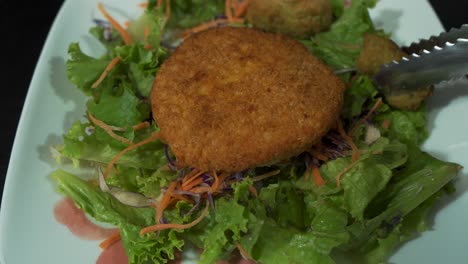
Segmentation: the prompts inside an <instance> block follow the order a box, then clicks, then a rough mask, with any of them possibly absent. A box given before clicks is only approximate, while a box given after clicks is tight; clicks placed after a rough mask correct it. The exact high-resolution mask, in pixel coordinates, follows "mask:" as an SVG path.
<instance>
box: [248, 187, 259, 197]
mask: <svg viewBox="0 0 468 264" xmlns="http://www.w3.org/2000/svg"><path fill="white" fill-rule="evenodd" d="M248 188H249V192H251V193H252V194H253V195H254V196H255V197H258V192H257V189H255V187H253V186H252V185H249V187H248Z"/></svg>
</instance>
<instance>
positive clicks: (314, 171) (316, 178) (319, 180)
mask: <svg viewBox="0 0 468 264" xmlns="http://www.w3.org/2000/svg"><path fill="white" fill-rule="evenodd" d="M312 175H313V176H314V182H315V185H317V186H318V187H320V186H322V185H324V184H325V180H324V179H323V178H322V175H321V174H320V169H319V168H318V166H317V165H315V164H312Z"/></svg>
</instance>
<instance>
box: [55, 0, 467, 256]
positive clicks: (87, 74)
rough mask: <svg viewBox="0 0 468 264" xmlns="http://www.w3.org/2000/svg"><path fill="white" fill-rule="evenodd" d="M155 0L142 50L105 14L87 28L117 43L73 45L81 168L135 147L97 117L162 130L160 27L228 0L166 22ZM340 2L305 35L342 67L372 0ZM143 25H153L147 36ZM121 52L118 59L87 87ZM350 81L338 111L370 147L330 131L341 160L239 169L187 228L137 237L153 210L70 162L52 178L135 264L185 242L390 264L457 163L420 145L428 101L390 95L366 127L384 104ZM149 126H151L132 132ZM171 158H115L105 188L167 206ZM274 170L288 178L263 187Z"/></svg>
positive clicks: (207, 249)
mask: <svg viewBox="0 0 468 264" xmlns="http://www.w3.org/2000/svg"><path fill="white" fill-rule="evenodd" d="M155 2H156V1H150V2H149V7H148V10H150V9H151V10H152V11H151V12H150V11H148V10H147V11H146V12H145V13H144V14H143V15H142V17H141V18H139V19H138V20H137V21H136V22H135V23H133V24H132V25H131V26H130V28H129V33H130V35H131V36H132V39H133V40H135V41H134V42H133V43H132V44H130V45H124V44H123V41H122V40H121V39H120V37H119V34H118V33H117V32H116V31H115V30H113V29H111V28H110V27H109V25H106V24H103V23H102V22H101V23H100V24H98V26H96V27H93V28H92V29H91V30H90V33H91V34H92V35H93V36H94V37H96V38H97V39H98V40H99V41H101V43H102V44H103V45H104V47H105V48H106V49H107V52H106V53H105V54H103V55H102V56H101V57H99V58H93V57H90V56H88V55H86V54H84V53H83V52H82V50H81V49H80V46H79V44H78V43H72V44H71V45H70V47H69V54H70V59H69V60H68V62H67V74H68V78H69V79H70V81H71V82H72V83H74V84H75V85H76V87H77V88H78V89H79V90H81V91H82V92H83V94H84V95H85V96H87V97H88V102H87V116H88V120H87V121H85V122H83V121H77V122H76V123H74V124H73V125H72V126H71V128H70V129H69V131H68V132H67V133H66V134H65V135H64V137H63V139H64V141H63V145H61V146H59V147H57V149H58V151H59V153H60V154H61V157H63V158H64V159H70V160H72V161H73V162H74V164H75V165H77V166H90V165H99V166H106V165H107V164H108V163H109V162H110V161H111V160H112V159H113V158H114V157H115V156H116V155H117V154H118V153H119V152H121V151H122V150H123V149H125V148H126V145H125V144H124V143H123V142H121V141H119V140H117V139H116V138H115V137H112V136H110V135H109V133H108V132H106V131H105V129H104V128H102V127H100V126H97V125H94V123H93V121H92V120H91V119H90V116H93V117H95V118H96V119H98V120H101V121H102V122H104V123H106V124H111V125H112V126H116V127H118V128H121V129H118V130H116V131H115V133H116V134H117V135H118V136H120V137H122V138H125V139H127V140H130V141H132V142H140V141H141V140H143V139H146V138H148V137H150V136H151V135H152V133H154V132H157V131H158V126H157V124H155V123H154V121H152V117H151V107H150V104H149V102H148V101H149V100H148V97H149V94H150V91H151V87H152V83H153V79H154V76H155V74H157V71H158V69H159V67H160V65H161V63H162V62H163V61H164V60H165V59H166V58H167V57H168V56H170V51H169V50H167V49H165V48H164V47H162V46H161V45H160V43H161V40H162V39H163V38H164V34H166V32H167V30H168V29H175V28H187V27H192V26H194V25H197V24H199V23H201V22H203V21H206V20H209V19H211V18H213V17H215V16H216V15H218V14H222V13H223V10H224V1H220V0H210V1H201V0H200V1H199V0H194V1H182V0H180V1H179V0H176V1H173V4H172V6H171V7H172V13H171V14H172V15H171V20H170V21H169V22H168V23H166V21H165V19H164V15H163V12H162V11H161V12H160V11H157V12H155V10H154V9H152V8H153V7H154V6H155V4H156V3H155ZM331 2H332V4H333V7H334V14H335V16H336V17H337V19H336V21H335V22H334V24H333V25H332V26H331V28H330V30H329V31H327V32H323V33H319V34H317V35H316V36H314V37H313V38H311V39H305V40H300V41H301V42H302V43H303V44H304V45H306V47H308V48H309V50H310V51H311V52H313V53H314V54H315V55H316V56H318V57H319V58H321V59H322V60H323V61H324V62H326V63H327V64H329V65H330V66H331V67H332V68H334V69H343V68H349V67H353V66H354V62H355V60H356V58H357V57H358V55H359V53H360V48H361V45H362V40H363V37H362V36H363V34H364V33H365V32H375V29H374V26H373V24H372V21H371V20H370V18H369V14H368V8H371V7H373V6H374V5H375V2H376V1H375V0H354V1H353V2H352V5H351V7H345V6H344V1H340V0H334V1H331ZM201 6H203V8H201ZM147 24H149V27H150V33H149V35H148V36H146V37H144V36H143V34H144V33H143V32H144V31H145V29H144V28H145V26H144V25H147ZM148 45H149V46H150V48H148ZM115 57H117V58H118V59H119V63H118V64H117V65H116V66H115V67H114V68H113V69H112V70H111V71H109V72H108V74H107V76H106V78H105V79H104V80H103V81H102V82H101V83H100V84H99V85H98V86H97V87H96V88H91V87H92V85H93V83H94V82H95V81H96V80H97V79H98V78H99V76H100V75H101V73H102V72H103V71H104V69H105V68H106V66H107V65H108V64H109V62H110V61H111V60H112V59H114V58H115ZM343 78H344V79H345V81H346V82H347V83H348V87H349V88H348V89H347V90H346V94H345V104H344V107H343V112H342V115H341V118H342V121H343V123H344V124H345V127H347V128H349V129H350V128H352V132H353V133H351V136H352V137H353V141H354V142H355V143H356V145H357V146H358V148H359V151H360V155H359V158H358V159H357V160H353V158H352V157H351V155H350V154H351V152H350V149H349V146H347V145H346V143H345V142H341V143H340V140H339V138H337V135H333V134H330V135H328V136H326V137H325V139H324V142H325V141H326V140H331V141H333V142H334V143H333V144H330V143H329V142H328V143H326V142H325V143H324V144H325V145H326V144H328V146H329V148H330V151H332V152H333V153H335V154H336V155H335V157H334V159H331V160H329V161H327V162H323V161H320V162H318V161H317V160H315V159H313V160H312V161H311V157H310V155H309V154H303V155H300V156H298V157H294V158H291V160H288V161H284V162H282V163H278V164H275V165H271V166H270V167H263V168H252V169H250V170H248V171H245V172H240V173H238V174H236V175H232V176H230V178H229V179H231V181H232V184H231V185H230V186H227V188H226V189H225V191H224V192H223V194H222V195H220V196H216V197H214V202H213V203H212V204H211V207H212V208H211V209H210V212H209V214H208V215H207V216H206V217H205V218H203V220H201V222H200V223H198V224H197V225H195V226H193V227H191V228H188V229H180V230H177V229H166V230H162V231H159V232H154V233H147V234H144V235H140V231H141V230H142V229H143V228H145V227H147V226H151V225H154V224H156V222H155V210H154V209H153V208H134V207H130V206H127V205H125V204H123V203H121V202H119V201H118V200H116V199H115V198H114V197H113V196H112V195H111V194H109V193H106V192H103V191H101V190H100V189H99V187H97V186H95V185H94V184H92V183H91V182H88V181H85V180H83V179H81V178H79V177H77V176H74V175H72V174H70V173H68V172H66V171H64V170H61V169H58V170H56V171H55V172H53V173H52V175H51V177H52V179H53V180H54V181H55V182H56V183H57V189H58V191H59V192H60V193H62V194H64V195H66V196H68V197H70V198H71V199H72V200H73V201H74V202H75V203H76V205H77V206H78V207H79V208H81V209H82V210H84V211H85V212H86V213H87V214H88V215H89V216H91V217H93V218H95V219H96V220H97V221H101V222H106V223H110V224H113V225H115V226H117V227H118V228H119V229H120V233H121V239H122V242H123V245H124V247H125V250H126V254H127V256H128V258H129V263H167V262H168V260H171V259H174V258H175V254H176V253H177V252H178V251H181V250H183V249H184V246H185V245H188V244H192V245H195V246H196V247H198V248H201V249H203V252H202V253H201V256H200V263H215V262H216V261H217V260H218V259H228V258H229V257H230V255H231V253H232V252H234V251H235V250H237V249H236V248H240V249H242V251H243V252H242V253H243V254H244V255H245V256H244V257H248V258H250V259H252V260H255V261H257V262H259V263H268V264H275V263H335V260H337V259H339V258H340V257H339V256H341V257H343V256H344V257H345V258H348V259H352V260H354V261H355V262H356V263H381V262H385V261H386V260H387V259H388V257H389V256H390V255H391V254H392V253H393V252H394V251H395V250H396V249H397V248H398V247H399V246H400V245H401V244H402V243H403V242H405V241H407V240H409V239H412V238H414V237H415V236H416V235H417V234H418V233H420V232H423V231H425V230H426V229H428V228H429V227H430V226H429V224H428V220H427V218H428V214H429V212H430V211H431V208H432V207H433V204H434V203H435V202H436V200H437V199H438V198H439V197H441V196H442V195H444V194H445V193H446V192H447V191H445V190H446V188H444V187H445V186H449V185H450V184H451V181H452V180H453V179H454V178H455V177H456V174H457V172H458V170H459V165H457V164H453V163H448V162H444V161H440V160H437V159H436V158H434V157H432V156H430V155H429V154H427V153H425V152H423V151H422V150H421V149H420V147H419V146H420V144H421V143H422V142H424V140H425V139H426V138H427V136H428V131H427V130H426V119H425V115H426V110H425V108H424V107H422V108H421V109H419V110H418V111H415V112H409V111H402V110H396V109H393V108H392V107H390V106H388V105H386V104H385V103H381V105H380V107H379V108H378V109H377V110H376V111H375V112H374V113H373V115H372V117H371V119H370V120H369V122H361V121H362V120H363V119H362V118H363V117H364V116H365V115H366V114H368V113H369V110H370V109H371V108H372V106H375V105H376V104H377V103H379V102H378V101H379V98H378V97H379V94H378V92H377V90H376V88H375V87H374V85H373V83H372V81H371V79H370V78H369V76H365V75H360V76H353V77H352V78H351V76H343ZM142 122H149V123H150V125H148V126H146V127H144V128H143V129H138V130H135V129H132V127H133V126H134V125H136V124H139V123H142ZM369 129H377V130H378V135H377V136H376V137H375V138H374V139H373V140H372V142H369V141H368V138H367V137H368V132H369ZM337 141H338V143H337ZM170 155H171V154H170V153H169V154H167V153H165V145H164V144H163V143H162V142H160V141H158V140H156V141H153V142H151V143H148V144H146V145H144V146H141V147H139V148H135V149H133V150H131V151H129V152H127V153H125V154H124V155H122V156H121V158H120V159H118V160H117V162H116V165H115V168H116V170H113V171H112V172H111V174H110V175H109V177H108V178H107V184H109V185H111V186H114V187H117V188H120V189H122V190H125V191H129V192H134V193H140V194H143V195H144V196H146V197H148V198H151V199H155V200H157V199H158V197H159V198H160V196H161V194H162V193H163V191H162V190H163V188H167V186H168V185H169V184H170V183H171V182H172V181H173V180H175V179H177V178H178V177H181V175H182V174H184V173H186V172H187V170H188V169H183V170H170V169H168V163H169V165H170V163H171V159H172V158H173V157H171V156H170ZM311 164H315V165H313V166H317V164H318V165H320V166H319V172H320V175H321V177H322V178H323V180H324V182H325V183H324V184H323V185H320V184H316V183H315V182H314V181H313V180H311V179H309V178H310V176H311V175H312V169H311ZM272 170H279V171H280V173H279V174H278V175H275V176H273V177H269V178H266V179H263V180H261V181H254V179H255V177H256V176H258V175H262V174H263V173H264V172H268V171H272ZM339 174H342V175H340V180H339V181H338V182H339V184H337V175H339ZM252 189H254V191H252ZM198 199H200V197H198ZM202 210H203V205H201V206H200V204H199V203H198V204H192V203H189V202H186V201H179V202H178V203H177V204H175V205H174V206H173V207H170V208H167V209H166V211H165V213H164V220H165V221H167V222H169V223H176V224H183V223H189V222H191V221H193V220H194V219H196V218H197V217H199V216H200V214H201V211H202Z"/></svg>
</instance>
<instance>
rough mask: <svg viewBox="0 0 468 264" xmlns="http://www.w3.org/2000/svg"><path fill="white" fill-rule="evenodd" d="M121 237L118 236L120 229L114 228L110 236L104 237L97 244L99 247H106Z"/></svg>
mask: <svg viewBox="0 0 468 264" xmlns="http://www.w3.org/2000/svg"><path fill="white" fill-rule="evenodd" d="M120 239H121V237H120V230H118V229H117V230H116V231H115V232H114V233H113V234H112V235H111V236H110V237H108V238H106V239H105V240H104V241H102V242H101V243H100V244H99V247H100V248H101V249H108V248H109V247H110V246H112V245H113V244H115V243H116V242H117V241H119V240H120Z"/></svg>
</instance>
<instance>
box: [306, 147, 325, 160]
mask: <svg viewBox="0 0 468 264" xmlns="http://www.w3.org/2000/svg"><path fill="white" fill-rule="evenodd" d="M310 152H311V154H312V156H314V158H316V159H318V160H321V161H325V162H327V161H328V160H329V158H328V157H327V156H326V155H325V154H323V153H321V152H319V151H318V150H317V149H315V148H314V149H312V150H311V151H310Z"/></svg>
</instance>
